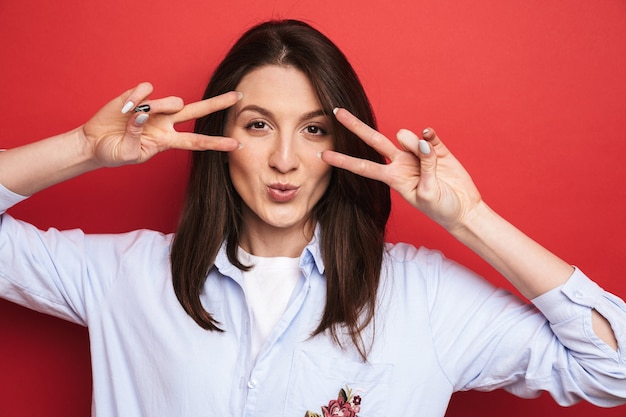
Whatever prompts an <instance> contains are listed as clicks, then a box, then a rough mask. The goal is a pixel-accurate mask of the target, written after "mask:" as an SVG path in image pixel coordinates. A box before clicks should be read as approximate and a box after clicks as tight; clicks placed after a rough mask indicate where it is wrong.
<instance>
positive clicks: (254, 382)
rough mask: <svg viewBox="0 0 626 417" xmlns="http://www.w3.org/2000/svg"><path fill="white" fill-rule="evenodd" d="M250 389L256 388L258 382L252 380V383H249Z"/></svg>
mask: <svg viewBox="0 0 626 417" xmlns="http://www.w3.org/2000/svg"><path fill="white" fill-rule="evenodd" d="M248 388H250V389H254V388H256V380H254V379H251V380H250V381H248Z"/></svg>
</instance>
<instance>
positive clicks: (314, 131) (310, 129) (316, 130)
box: [306, 125, 326, 135]
mask: <svg viewBox="0 0 626 417" xmlns="http://www.w3.org/2000/svg"><path fill="white" fill-rule="evenodd" d="M306 132H307V133H308V134H310V135H325V134H326V130H324V129H322V128H321V127H319V126H315V125H312V126H307V127H306Z"/></svg>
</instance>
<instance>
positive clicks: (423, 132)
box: [422, 129, 430, 135]
mask: <svg viewBox="0 0 626 417" xmlns="http://www.w3.org/2000/svg"><path fill="white" fill-rule="evenodd" d="M428 132H430V129H424V130H423V131H422V135H427V134H428Z"/></svg>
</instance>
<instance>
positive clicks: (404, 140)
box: [396, 129, 437, 194]
mask: <svg viewBox="0 0 626 417" xmlns="http://www.w3.org/2000/svg"><path fill="white" fill-rule="evenodd" d="M396 137H397V138H398V141H399V142H400V145H402V147H403V148H404V149H405V150H407V151H409V152H412V153H413V154H415V155H417V157H418V158H419V160H420V184H419V187H420V188H421V191H422V192H424V193H426V194H428V193H430V191H431V190H435V189H436V184H437V155H436V154H435V152H434V149H433V147H432V145H431V144H430V143H429V142H428V141H426V140H423V139H419V138H418V137H417V135H416V134H415V133H413V132H411V131H410V130H406V129H401V130H400V131H399V132H398V134H397V135H396Z"/></svg>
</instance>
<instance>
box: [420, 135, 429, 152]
mask: <svg viewBox="0 0 626 417" xmlns="http://www.w3.org/2000/svg"><path fill="white" fill-rule="evenodd" d="M418 146H419V148H420V152H421V153H423V154H424V155H428V154H429V153H430V146H429V145H428V142H426V141H425V140H424V139H420V141H419V145H418Z"/></svg>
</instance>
